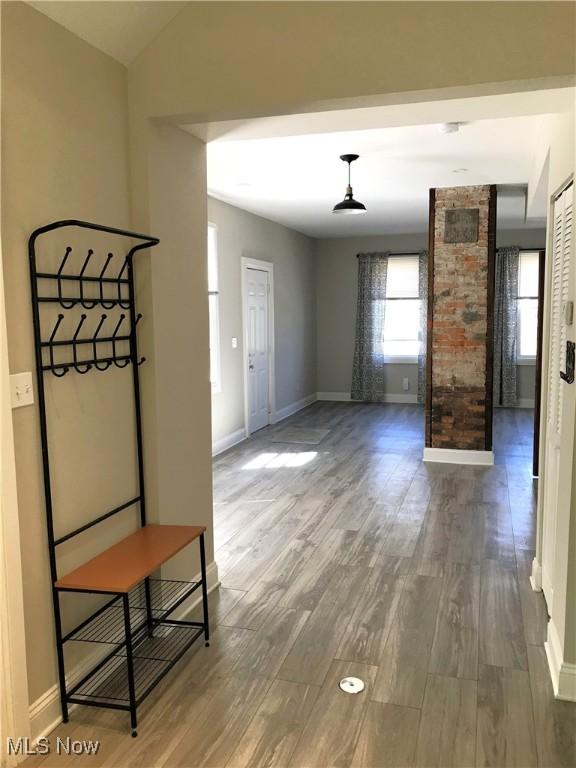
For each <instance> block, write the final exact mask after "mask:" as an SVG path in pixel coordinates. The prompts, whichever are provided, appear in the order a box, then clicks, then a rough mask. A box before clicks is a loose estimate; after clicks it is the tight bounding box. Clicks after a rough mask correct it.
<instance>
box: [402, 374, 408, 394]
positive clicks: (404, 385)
mask: <svg viewBox="0 0 576 768" xmlns="http://www.w3.org/2000/svg"><path fill="white" fill-rule="evenodd" d="M402 389H403V390H404V392H408V390H409V389H410V379H409V378H408V377H407V376H406V377H404V378H403V379H402Z"/></svg>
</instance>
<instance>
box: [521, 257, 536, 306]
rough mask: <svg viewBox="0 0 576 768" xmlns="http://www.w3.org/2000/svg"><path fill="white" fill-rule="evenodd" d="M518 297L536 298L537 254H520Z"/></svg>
mask: <svg viewBox="0 0 576 768" xmlns="http://www.w3.org/2000/svg"><path fill="white" fill-rule="evenodd" d="M518 296H538V253H521V254H520V260H519V268H518Z"/></svg>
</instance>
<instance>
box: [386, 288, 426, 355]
mask: <svg viewBox="0 0 576 768" xmlns="http://www.w3.org/2000/svg"><path fill="white" fill-rule="evenodd" d="M419 328H420V300H419V299H397V300H395V301H387V302H386V309H385V314H384V338H383V350H384V355H385V356H391V357H413V356H416V355H417V354H418V348H419V342H418V332H419Z"/></svg>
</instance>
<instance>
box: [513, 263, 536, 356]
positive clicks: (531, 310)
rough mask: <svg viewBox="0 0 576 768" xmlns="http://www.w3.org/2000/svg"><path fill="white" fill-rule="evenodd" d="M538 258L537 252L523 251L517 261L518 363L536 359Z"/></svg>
mask: <svg viewBox="0 0 576 768" xmlns="http://www.w3.org/2000/svg"><path fill="white" fill-rule="evenodd" d="M539 258H540V257H539V254H538V252H537V251H525V252H521V253H520V257H519V259H518V323H517V334H518V336H517V339H518V342H517V343H518V360H519V361H520V362H522V361H525V362H532V361H534V360H535V358H536V344H537V338H538V269H539Z"/></svg>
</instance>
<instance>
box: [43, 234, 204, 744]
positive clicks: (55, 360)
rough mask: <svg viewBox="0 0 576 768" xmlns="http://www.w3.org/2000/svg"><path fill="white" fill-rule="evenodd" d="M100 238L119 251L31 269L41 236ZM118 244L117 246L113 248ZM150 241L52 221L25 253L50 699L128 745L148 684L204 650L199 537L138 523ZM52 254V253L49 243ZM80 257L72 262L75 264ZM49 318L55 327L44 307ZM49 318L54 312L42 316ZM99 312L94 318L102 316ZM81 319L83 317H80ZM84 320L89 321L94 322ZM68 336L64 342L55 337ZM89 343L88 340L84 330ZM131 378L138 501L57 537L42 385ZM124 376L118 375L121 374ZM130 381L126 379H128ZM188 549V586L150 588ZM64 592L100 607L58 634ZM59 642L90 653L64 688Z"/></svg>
mask: <svg viewBox="0 0 576 768" xmlns="http://www.w3.org/2000/svg"><path fill="white" fill-rule="evenodd" d="M96 232H99V233H105V234H106V236H111V239H112V240H113V241H114V242H117V243H118V247H119V248H121V247H122V246H123V245H124V246H125V244H126V242H127V240H129V241H130V245H129V247H128V249H127V252H125V251H122V252H121V253H119V254H115V253H114V252H113V251H108V250H107V249H106V252H105V253H102V254H101V253H98V252H97V248H96V247H95V248H92V247H89V245H90V244H89V243H87V244H86V246H84V244H82V245H81V246H80V247H78V246H76V245H75V246H74V247H73V246H71V245H67V246H66V247H65V248H64V247H63V246H62V252H61V256H60V259H59V266H58V267H57V268H55V269H54V268H52V269H50V268H46V269H42V268H40V265H41V264H42V259H43V254H44V249H43V246H44V244H46V246H47V250H49V246H48V243H49V238H50V235H53V236H54V235H56V233H61V234H64V233H66V234H70V235H71V236H72V235H73V236H74V237H75V238H77V237H78V235H79V234H81V235H83V234H84V233H85V234H86V235H87V237H88V236H90V234H91V233H92V235H93V236H95V234H94V233H96ZM116 238H117V240H116ZM158 242H159V240H158V239H157V238H155V237H150V236H147V235H141V234H137V233H134V232H128V231H126V230H121V229H116V228H114V227H108V226H104V225H101V224H92V223H89V222H86V221H78V220H75V219H70V220H65V221H55V222H53V223H51V224H47V225H46V226H43V227H40V228H38V229H36V230H34V232H33V233H32V235H31V236H30V239H29V242H28V254H29V263H30V280H31V295H32V317H33V324H34V344H35V358H36V381H37V399H38V411H39V417H40V437H41V443H42V468H43V479H44V494H45V511H46V526H47V534H48V550H49V560H50V576H51V584H52V600H53V608H54V626H55V635H56V648H57V655H58V674H59V685H60V700H61V706H62V717H63V720H64V722H67V720H68V705H69V704H85V705H89V706H95V707H105V708H108V709H118V710H125V711H127V712H129V713H130V723H131V731H132V735H133V736H136V735H137V731H136V727H137V708H138V706H139V704H140V703H141V702H142V700H143V699H144V698H145V697H146V696H147V695H148V694H149V693H150V692H151V691H152V690H153V688H154V687H155V686H156V684H157V683H158V682H159V681H160V680H161V679H162V678H163V677H164V676H165V675H166V674H167V673H168V672H169V670H170V669H171V668H172V667H173V666H174V664H175V663H176V662H177V661H178V659H180V658H181V656H182V655H183V654H184V653H185V652H186V651H187V650H188V648H190V646H191V645H192V644H193V643H194V642H195V641H196V640H197V639H198V638H199V637H201V636H202V635H203V636H204V640H205V644H206V645H208V642H209V622H208V599H207V584H206V555H205V547H204V533H205V530H206V529H205V527H204V526H194V525H153V524H148V523H147V520H146V497H145V487H144V462H143V438H142V417H141V405H140V382H139V372H138V369H139V367H140V365H141V364H142V363H143V362H145V358H140V357H139V356H138V346H137V334H136V327H137V325H138V321H139V320H140V317H141V315H139V314H137V312H136V306H135V291H134V256H135V254H137V253H138V251H141V250H142V249H145V248H151V247H154V246H156V245H158ZM52 247H55V248H56V249H58V248H60V245H59V241H58V243H56V245H55V246H54V243H52ZM78 251H80V252H79V253H78ZM55 307H56V308H57V309H58V314H57V316H55V314H54V308H55ZM50 308H52V311H50ZM101 309H102V310H104V311H103V312H100V310H101ZM84 310H86V311H84ZM92 310H93V311H92ZM68 326H70V327H71V328H73V332H69V333H68V335H67V336H66V337H65V336H64V333H63V330H62V329H63V328H66V327H68ZM88 328H90V329H91V332H90V333H88V334H87V329H88ZM129 367H130V368H131V373H132V376H131V378H132V388H133V396H134V397H133V400H134V414H133V416H134V431H135V444H136V458H137V493H136V495H135V496H133V497H132V498H129V499H125V498H124V499H121V500H119V503H118V505H117V506H115V507H114V508H113V509H107V510H104V511H102V513H101V514H100V515H98V516H97V517H95V518H93V519H91V520H90V521H88V522H86V523H84V524H83V525H81V526H80V527H78V528H75V529H73V530H71V531H66V532H64V533H59V535H58V536H57V535H56V533H55V528H56V526H55V523H57V522H58V521H57V513H58V510H57V509H55V505H54V502H53V493H52V474H51V473H52V469H53V468H52V466H51V463H50V455H49V441H48V419H47V406H46V396H45V381H44V377H45V376H46V375H48V374H50V375H54V376H56V377H57V378H62V377H64V376H65V375H66V374H68V373H78V374H81V375H84V374H88V373H91V374H92V375H96V376H97V375H99V373H100V372H102V373H105V372H106V371H107V370H109V369H111V368H129ZM122 375H124V374H122ZM126 375H128V372H126ZM135 507H136V508H137V509H138V511H139V515H138V519H139V528H138V529H137V530H136V531H135V532H134V533H132V534H130V535H129V536H127V537H125V538H124V539H122V540H120V541H119V542H117V543H116V544H115V545H113V546H112V547H109V548H108V549H104V551H101V552H100V554H99V555H97V556H96V557H93V558H92V559H91V560H89V561H87V562H86V563H84V564H83V565H81V566H80V567H78V568H76V569H74V570H73V571H71V572H70V573H67V574H65V575H63V576H59V573H58V557H57V554H58V548H59V547H60V545H62V544H64V542H67V541H69V540H71V539H73V538H74V537H76V536H79V535H81V534H85V533H86V532H87V531H91V530H92V529H94V528H95V527H96V526H98V525H99V523H102V522H103V521H105V520H108V519H109V518H111V517H113V516H115V515H118V514H120V513H122V512H123V511H124V510H127V509H130V508H135ZM196 540H197V541H198V544H199V550H200V565H201V576H200V580H198V581H175V580H166V579H158V578H153V577H152V576H151V574H153V573H154V572H155V571H157V570H158V569H159V568H160V566H161V565H162V564H163V563H165V562H167V561H168V560H169V559H170V558H171V557H173V556H174V555H175V554H177V553H178V552H180V551H181V550H182V549H184V547H186V546H188V545H189V544H190V543H192V542H193V541H196ZM197 589H201V590H202V609H203V615H202V621H188V620H185V619H183V618H181V617H180V618H174V617H173V614H174V612H175V611H176V609H177V608H179V607H180V606H182V604H183V603H184V602H185V601H186V600H187V599H188V598H189V597H190V596H191V595H192V594H193V593H194V592H195V591H196V590H197ZM63 592H75V593H85V594H88V593H89V594H98V595H103V596H107V598H109V599H107V600H106V602H105V603H104V604H103V605H100V606H99V607H98V608H97V609H96V610H95V611H93V612H92V613H91V614H90V615H89V616H88V617H87V618H84V619H83V620H82V621H81V622H80V623H79V624H77V625H76V626H75V627H74V628H72V629H70V630H69V631H67V632H66V633H63V629H62V617H61V606H60V597H61V593H63ZM69 642H83V643H93V644H95V645H94V648H99V649H100V653H98V654H96V655H97V657H98V658H97V659H96V660H95V661H94V663H93V664H92V666H91V668H90V670H89V671H88V672H87V673H85V674H83V675H82V676H81V679H80V680H77V681H75V682H74V683H72V684H69V683H67V682H66V669H65V659H64V648H65V646H66V644H67V643H69Z"/></svg>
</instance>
